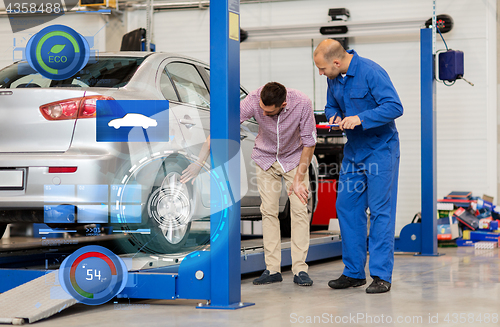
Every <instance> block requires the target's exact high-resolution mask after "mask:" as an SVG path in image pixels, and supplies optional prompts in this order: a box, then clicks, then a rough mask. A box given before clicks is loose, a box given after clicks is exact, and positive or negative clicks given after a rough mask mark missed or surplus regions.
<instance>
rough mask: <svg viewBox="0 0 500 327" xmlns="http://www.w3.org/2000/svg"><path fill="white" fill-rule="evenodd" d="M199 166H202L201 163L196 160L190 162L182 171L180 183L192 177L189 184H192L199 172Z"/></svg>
mask: <svg viewBox="0 0 500 327" xmlns="http://www.w3.org/2000/svg"><path fill="white" fill-rule="evenodd" d="M201 168H203V165H202V164H201V163H199V162H198V161H195V162H193V163H192V164H190V165H189V166H188V167H187V168H186V169H184V170H183V171H182V176H181V183H183V184H185V183H187V182H189V181H190V180H191V179H192V181H191V184H194V179H195V178H196V176H198V174H199V173H200V170H201Z"/></svg>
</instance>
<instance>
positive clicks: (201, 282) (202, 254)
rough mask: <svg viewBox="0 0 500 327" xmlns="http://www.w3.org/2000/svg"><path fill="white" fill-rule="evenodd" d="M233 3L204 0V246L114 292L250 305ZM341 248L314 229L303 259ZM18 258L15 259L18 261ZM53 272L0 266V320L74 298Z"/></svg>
mask: <svg viewBox="0 0 500 327" xmlns="http://www.w3.org/2000/svg"><path fill="white" fill-rule="evenodd" d="M239 3H240V2H239V0H221V1H211V3H210V58H211V60H210V64H211V68H212V75H211V83H213V85H217V87H212V88H211V90H212V92H211V116H212V117H213V118H215V117H217V118H216V119H211V122H210V125H211V126H210V127H211V131H212V133H211V134H212V135H211V144H212V146H211V158H212V167H215V169H214V171H216V172H217V173H216V174H213V175H215V176H216V179H217V180H214V178H212V179H211V183H210V185H211V186H210V187H211V218H210V232H211V236H210V250H209V251H196V252H194V253H190V254H188V255H187V256H185V257H184V258H183V259H182V261H181V263H180V264H179V265H178V266H177V267H176V268H172V267H170V268H154V269H145V270H144V269H142V270H140V271H131V272H129V274H128V283H127V285H126V286H125V288H124V289H123V290H122V291H121V293H120V294H118V295H117V297H118V298H120V297H122V298H134V299H168V300H172V299H197V300H206V304H203V303H200V304H199V305H198V306H197V308H205V309H239V308H243V307H246V306H249V305H253V303H243V302H241V273H242V272H243V273H247V272H254V271H259V270H263V269H265V264H264V254H263V250H262V248H259V247H258V246H257V247H253V248H252V247H248V248H247V247H244V248H243V253H242V251H241V239H240V203H239V199H240V194H239V192H240V185H239V183H240V161H239V152H238V151H239V141H240V139H239V134H240V130H239V124H238V122H239V101H240V99H239V85H240V76H239V71H240V70H239V57H240V56H239V48H240V42H239V35H240V34H239ZM230 159H231V160H230ZM235 159H236V160H235ZM39 255H40V254H39ZM45 255H47V254H45ZM49 255H50V253H49ZM340 255H341V242H340V241H339V240H338V236H336V237H335V236H326V237H319V238H317V239H313V240H312V241H311V247H310V250H309V255H308V261H312V260H318V259H324V258H330V257H337V256H340ZM35 256H36V254H35ZM2 260H6V262H8V263H9V264H10V265H11V266H12V265H14V266H16V263H15V262H16V261H18V260H19V258H16V257H15V256H14V257H12V256H10V257H8V258H5V259H4V258H0V264H1V263H2ZM155 260H158V257H156V258H155V259H153V260H150V261H149V263H147V265H149V266H153V263H154V261H155ZM146 261H147V260H146ZM282 261H283V262H282V265H290V264H291V258H290V248H289V246H286V244H285V245H284V246H283V260H282ZM21 265H22V263H17V267H19V266H21ZM129 269H130V268H129ZM173 269H176V270H177V271H176V272H174V270H173ZM57 273H58V271H57V270H56V271H50V270H47V269H40V270H30V269H0V280H2V283H1V285H0V292H6V293H4V294H2V295H1V296H0V299H1V297H7V299H8V300H7V301H4V302H5V303H8V304H9V305H2V306H0V323H11V324H22V323H24V321H25V320H26V321H27V322H30V323H32V322H35V321H37V320H40V319H43V318H47V317H49V316H51V315H53V314H55V313H57V312H59V311H61V310H63V309H65V308H67V307H69V306H71V305H73V304H75V303H76V300H75V299H73V298H71V297H69V296H68V295H67V294H65V293H64V291H63V290H62V287H61V286H60V285H58V282H57V281H58V278H57ZM18 286H20V287H18Z"/></svg>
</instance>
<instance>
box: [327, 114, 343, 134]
mask: <svg viewBox="0 0 500 327" xmlns="http://www.w3.org/2000/svg"><path fill="white" fill-rule="evenodd" d="M333 118H335V121H334V120H333ZM341 121H342V118H340V117H339V116H337V117H335V116H334V117H330V121H329V122H328V124H330V125H331V124H339V123H340V122H341ZM331 129H333V130H335V131H338V130H339V129H340V127H332V128H331Z"/></svg>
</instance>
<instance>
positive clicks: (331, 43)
mask: <svg viewBox="0 0 500 327" xmlns="http://www.w3.org/2000/svg"><path fill="white" fill-rule="evenodd" d="M319 54H321V55H323V58H324V59H325V60H326V61H331V60H333V59H340V60H342V59H344V57H345V55H346V54H347V52H346V51H345V49H344V47H343V46H342V44H340V42H339V41H337V40H332V39H326V40H323V41H321V43H320V44H319V45H318V47H317V48H316V50H314V57H316V56H317V55H319Z"/></svg>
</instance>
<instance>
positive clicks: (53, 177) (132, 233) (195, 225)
mask: <svg viewBox="0 0 500 327" xmlns="http://www.w3.org/2000/svg"><path fill="white" fill-rule="evenodd" d="M246 95H247V91H245V89H243V88H241V91H240V96H241V98H242V99H243V98H244V97H245V96H246ZM100 100H117V101H116V103H118V104H119V103H128V104H130V103H132V104H136V110H135V111H136V112H135V113H134V114H141V113H144V110H146V109H148V110H149V109H150V108H149V107H150V104H154V103H156V102H148V101H151V100H169V102H168V110H165V109H166V108H163V109H161V110H158V111H156V112H155V113H154V114H152V115H149V116H148V115H147V114H146V115H144V116H145V117H144V119H145V120H144V119H137V117H136V116H133V115H130V110H128V111H127V110H126V108H125V109H124V108H121V107H119V108H118V109H117V110H118V112H119V113H120V110H121V113H120V115H119V116H116V113H117V110H115V109H116V108H115V109H113V110H111V109H112V108H111V109H110V108H109V106H108V104H109V103H114V102H113V101H111V102H110V101H100ZM122 100H128V101H122ZM130 100H134V101H136V102H132V101H130ZM158 103H160V102H158ZM161 103H166V101H162V102H161ZM137 111H138V112H139V113H137ZM111 112H112V113H113V114H114V115H115V116H114V118H116V117H118V118H120V119H122V120H123V121H126V123H124V124H125V125H124V126H122V125H123V124H122V125H118V124H119V122H115V123H113V124H112V123H110V121H111V118H113V117H111V116H112V114H111ZM148 112H151V111H148ZM122 115H123V116H122ZM127 117H128V118H127ZM147 119H149V120H154V121H155V123H151V122H147ZM142 120H144V121H146V122H145V123H144V124H146V125H144V126H141V125H140V123H139V121H142ZM130 121H132V122H134V121H137V122H138V125H137V126H131V125H130ZM100 122H101V125H102V124H104V123H106V125H107V126H105V127H108V128H110V129H113V130H115V129H116V130H117V131H120V130H121V133H122V134H120V135H121V136H118V137H117V138H115V139H114V138H113V136H111V138H106V137H108V136H109V135H108V134H106V133H107V132H105V131H104V127H102V126H101V125H99V124H100ZM103 122H104V123H103ZM156 122H158V126H156V125H155V124H156ZM126 124H128V125H126ZM118 128H120V129H118ZM258 128H259V126H258V124H257V123H256V122H255V121H247V122H244V123H243V124H241V147H240V149H241V150H240V152H239V153H238V154H236V155H239V156H240V160H241V173H242V178H241V196H242V198H241V215H242V219H259V217H260V209H259V206H260V197H259V193H258V190H257V185H256V182H255V180H256V176H255V163H253V161H252V160H251V157H250V156H251V152H252V149H253V146H254V142H255V137H256V135H257V133H258ZM155 129H157V130H160V129H162V131H165V130H166V131H167V132H166V133H167V137H166V139H163V140H162V141H158V140H157V139H155V138H154V137H153V136H154V135H153V131H154V130H155ZM209 129H210V71H209V66H208V65H207V64H205V63H202V62H200V61H197V60H195V59H191V58H187V57H184V56H180V55H176V54H167V53H145V52H139V53H136V52H119V53H106V54H100V56H99V58H98V59H94V60H91V61H89V63H88V64H87V66H86V67H85V68H84V69H82V70H81V71H80V72H79V73H77V74H76V75H75V76H73V77H71V78H68V79H66V80H62V81H56V80H50V79H47V78H44V77H43V76H41V75H40V74H38V73H37V72H35V71H34V70H33V69H31V68H30V66H29V65H28V63H26V62H17V63H14V64H13V65H10V66H8V67H6V68H4V69H2V70H0V140H1V142H0V235H2V234H3V231H4V229H5V226H6V224H7V223H12V222H30V223H35V222H36V223H47V224H48V225H49V226H51V227H53V226H55V227H61V226H63V227H69V228H72V227H74V226H75V225H74V224H103V225H106V226H113V228H114V230H115V231H120V232H127V235H128V238H127V241H126V242H125V245H124V247H125V248H126V250H127V251H138V250H141V251H144V252H149V253H173V252H178V251H181V249H182V248H183V247H186V246H192V245H196V244H202V243H204V242H207V240H208V237H207V235H208V234H207V231H206V227H207V225H208V224H207V221H208V219H209V217H210V179H213V178H214V177H213V176H214V174H212V173H211V167H210V160H207V161H206V162H204V163H203V169H202V170H201V171H200V174H199V175H198V177H197V178H196V179H195V180H194V182H188V183H185V184H183V183H180V177H181V175H182V172H183V171H184V170H185V169H186V168H187V167H188V166H189V165H190V164H191V163H193V162H195V161H197V160H198V158H199V157H198V156H199V154H200V151H201V150H202V146H203V144H204V142H205V140H206V139H207V137H208V136H209ZM123 133H125V134H123ZM123 135H125V138H126V139H123ZM198 161H199V160H198ZM309 170H310V180H311V189H312V192H310V194H311V196H310V199H309V206H308V207H309V212H310V215H311V218H312V214H313V212H314V210H315V207H316V203H317V183H316V181H317V176H318V170H317V161H316V158H314V159H313V162H312V164H311V167H310V169H309ZM235 201H237V199H235ZM280 215H281V217H283V218H284V221H283V223H282V225H283V226H285V227H284V228H286V226H287V225H288V229H289V222H288V223H287V220H288V221H289V219H290V214H289V208H288V205H287V195H286V192H285V191H284V187H283V196H282V198H281V199H280ZM203 229H205V232H204V233H203V232H201V231H202V230H203ZM284 234H287V231H286V230H284ZM288 234H289V231H288ZM200 235H201V236H200ZM203 235H204V236H203Z"/></svg>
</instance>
